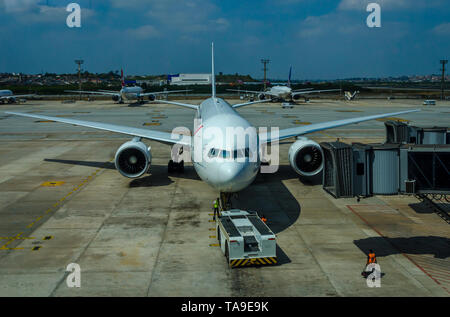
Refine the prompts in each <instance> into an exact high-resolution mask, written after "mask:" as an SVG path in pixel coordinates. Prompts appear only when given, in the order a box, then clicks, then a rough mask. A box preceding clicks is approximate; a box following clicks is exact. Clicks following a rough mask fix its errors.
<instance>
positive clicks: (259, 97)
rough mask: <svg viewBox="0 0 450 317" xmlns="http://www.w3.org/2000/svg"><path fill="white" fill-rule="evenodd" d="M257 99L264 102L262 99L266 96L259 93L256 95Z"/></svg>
mask: <svg viewBox="0 0 450 317" xmlns="http://www.w3.org/2000/svg"><path fill="white" fill-rule="evenodd" d="M258 99H259V100H264V99H266V95H265V94H262V93H261V94H259V95H258Z"/></svg>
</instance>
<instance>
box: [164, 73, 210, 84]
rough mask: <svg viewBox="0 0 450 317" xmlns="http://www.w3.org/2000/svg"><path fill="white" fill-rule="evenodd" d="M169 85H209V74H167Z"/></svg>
mask: <svg viewBox="0 0 450 317" xmlns="http://www.w3.org/2000/svg"><path fill="white" fill-rule="evenodd" d="M167 80H168V82H169V84H170V85H210V84H211V74H177V75H168V76H167Z"/></svg>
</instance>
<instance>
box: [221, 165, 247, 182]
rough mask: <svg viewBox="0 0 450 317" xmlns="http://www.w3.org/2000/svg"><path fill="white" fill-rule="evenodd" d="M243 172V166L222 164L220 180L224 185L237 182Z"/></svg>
mask: <svg viewBox="0 0 450 317" xmlns="http://www.w3.org/2000/svg"><path fill="white" fill-rule="evenodd" d="M242 170H243V166H242V165H241V164H222V166H220V171H219V177H220V179H219V180H220V182H221V183H223V184H228V183H231V182H234V181H237V178H238V176H239V174H240V173H241V172H242Z"/></svg>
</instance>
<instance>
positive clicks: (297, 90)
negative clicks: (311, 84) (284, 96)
mask: <svg viewBox="0 0 450 317" xmlns="http://www.w3.org/2000/svg"><path fill="white" fill-rule="evenodd" d="M310 90H314V88H303V89H296V90H292V92H301V91H310Z"/></svg>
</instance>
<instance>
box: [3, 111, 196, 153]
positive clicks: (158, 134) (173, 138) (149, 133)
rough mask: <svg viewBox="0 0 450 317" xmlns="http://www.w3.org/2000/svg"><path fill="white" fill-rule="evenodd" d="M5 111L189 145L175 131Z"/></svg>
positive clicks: (187, 141)
mask: <svg viewBox="0 0 450 317" xmlns="http://www.w3.org/2000/svg"><path fill="white" fill-rule="evenodd" d="M5 113H7V114H12V115H16V116H22V117H30V118H36V119H42V120H49V121H55V122H61V123H67V124H73V125H77V126H82V127H87V128H93V129H98V130H104V131H110V132H116V133H121V134H126V135H131V136H137V137H140V138H144V139H149V140H154V141H158V142H161V143H165V144H181V145H186V146H190V145H191V137H190V136H187V135H182V134H175V133H174V134H172V133H169V132H163V131H155V130H147V129H141V128H133V127H126V126H121V125H115V124H109V123H100V122H92V121H84V120H76V119H67V118H60V117H50V116H42V115H35V114H28V113H21V112H11V111H7V112H5Z"/></svg>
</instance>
